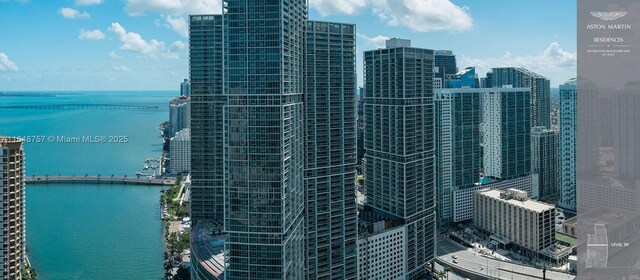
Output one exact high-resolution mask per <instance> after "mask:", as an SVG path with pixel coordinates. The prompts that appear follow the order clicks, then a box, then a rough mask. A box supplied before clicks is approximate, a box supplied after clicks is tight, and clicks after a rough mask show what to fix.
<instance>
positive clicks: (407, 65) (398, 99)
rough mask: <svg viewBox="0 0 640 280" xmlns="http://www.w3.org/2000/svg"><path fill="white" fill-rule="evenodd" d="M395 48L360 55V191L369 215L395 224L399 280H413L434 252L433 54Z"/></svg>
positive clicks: (418, 275)
mask: <svg viewBox="0 0 640 280" xmlns="http://www.w3.org/2000/svg"><path fill="white" fill-rule="evenodd" d="M396 43H398V42H396V41H394V39H391V40H390V41H388V44H387V48H385V49H378V50H372V51H366V52H365V53H364V73H365V75H364V85H365V101H366V103H365V150H366V153H365V160H366V163H365V186H366V195H367V207H369V208H371V209H372V211H373V212H374V214H375V215H377V216H381V217H386V218H387V219H390V220H395V221H401V223H400V225H398V226H399V227H400V228H401V229H403V230H402V232H403V233H402V236H403V239H402V240H403V241H402V242H399V243H398V244H399V245H398V246H401V247H402V248H404V249H405V250H404V252H405V253H404V261H403V264H402V265H403V266H404V269H403V270H401V271H403V273H404V274H403V275H402V277H404V278H407V279H417V278H419V277H420V276H421V275H422V274H423V273H424V267H425V265H426V264H427V263H428V262H430V261H431V260H433V259H434V253H435V240H434V237H435V200H434V199H435V188H434V184H435V178H434V177H435V170H434V165H435V158H434V135H435V131H434V104H433V88H432V87H433V82H432V79H433V51H432V50H427V49H420V48H414V47H411V46H410V45H409V44H400V45H399V44H396ZM400 43H401V42H400ZM389 46H395V48H390V47H389ZM361 214H362V213H361ZM396 225H397V224H396ZM375 232H376V231H374V233H375ZM373 238H374V239H375V237H373ZM366 242H368V241H364V243H366ZM391 269H393V268H392V267H385V270H391ZM360 275H361V276H362V275H363V273H362V272H361V273H360ZM365 275H366V274H365ZM389 278H391V276H389Z"/></svg>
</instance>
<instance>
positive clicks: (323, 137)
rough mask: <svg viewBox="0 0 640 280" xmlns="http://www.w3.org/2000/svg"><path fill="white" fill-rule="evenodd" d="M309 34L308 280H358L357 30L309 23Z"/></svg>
mask: <svg viewBox="0 0 640 280" xmlns="http://www.w3.org/2000/svg"><path fill="white" fill-rule="evenodd" d="M305 31H306V32H305V34H306V42H307V43H306V47H305V49H304V58H305V69H304V75H305V77H306V78H305V84H304V109H305V110H304V113H305V116H304V117H305V127H306V129H305V140H304V143H305V151H306V154H305V174H304V175H305V176H304V190H305V201H306V205H305V214H306V217H305V233H304V235H305V239H306V245H305V248H306V249H305V251H306V257H305V260H306V265H305V266H306V271H307V279H329V278H334V279H356V278H357V275H356V273H357V259H356V258H357V251H356V250H357V248H356V240H357V237H358V231H357V222H358V221H357V216H358V215H357V208H356V203H355V199H356V198H355V179H356V178H355V177H356V126H355V125H356V113H355V106H354V105H355V102H354V100H355V92H356V91H355V89H356V72H355V71H356V69H355V62H356V49H355V47H356V45H355V39H356V33H355V26H354V25H353V24H344V23H333V22H321V21H307V24H306V29H305Z"/></svg>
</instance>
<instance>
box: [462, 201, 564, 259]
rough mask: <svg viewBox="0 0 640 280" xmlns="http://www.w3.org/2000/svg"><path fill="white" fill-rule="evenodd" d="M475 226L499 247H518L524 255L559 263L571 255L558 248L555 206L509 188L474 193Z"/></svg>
mask: <svg viewBox="0 0 640 280" xmlns="http://www.w3.org/2000/svg"><path fill="white" fill-rule="evenodd" d="M474 211H475V213H474V219H473V223H474V225H475V226H476V227H477V228H478V229H480V230H481V231H482V232H485V233H487V234H488V235H489V236H490V239H491V240H492V244H494V245H496V246H498V247H503V248H504V247H515V249H516V250H519V251H520V252H522V253H523V254H525V255H529V256H534V257H538V258H543V259H551V260H556V261H558V260H559V259H560V258H565V257H567V256H568V255H569V253H570V252H571V250H570V248H568V247H567V248H565V247H564V246H561V247H562V248H558V247H557V245H556V238H555V224H554V220H555V206H553V205H551V204H547V203H543V202H539V201H535V200H531V199H529V198H528V196H527V192H525V191H521V190H517V189H508V190H506V191H502V190H479V191H476V192H475V193H474Z"/></svg>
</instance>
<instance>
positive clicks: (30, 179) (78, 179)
mask: <svg viewBox="0 0 640 280" xmlns="http://www.w3.org/2000/svg"><path fill="white" fill-rule="evenodd" d="M24 179H25V183H27V184H110V185H147V186H173V185H175V183H176V180H175V178H152V179H149V178H136V177H131V178H130V177H126V176H125V177H115V176H46V175H45V176H25V178H24Z"/></svg>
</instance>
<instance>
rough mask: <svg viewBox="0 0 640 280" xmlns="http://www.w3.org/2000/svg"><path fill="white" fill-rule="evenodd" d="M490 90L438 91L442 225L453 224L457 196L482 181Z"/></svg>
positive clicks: (437, 185) (436, 106) (440, 210)
mask: <svg viewBox="0 0 640 280" xmlns="http://www.w3.org/2000/svg"><path fill="white" fill-rule="evenodd" d="M489 90H490V89H472V88H465V89H441V90H436V91H435V108H436V126H435V129H436V162H437V164H436V193H437V200H436V201H437V204H438V211H436V212H437V213H438V221H439V222H440V224H441V225H444V224H447V223H449V222H452V217H453V216H452V215H453V209H452V207H453V206H452V203H453V197H452V194H453V192H455V191H457V190H459V189H462V188H464V187H469V186H473V185H474V183H477V182H478V180H479V178H480V170H481V163H482V150H481V149H480V123H481V116H482V95H483V94H484V93H485V92H488V91H489Z"/></svg>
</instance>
